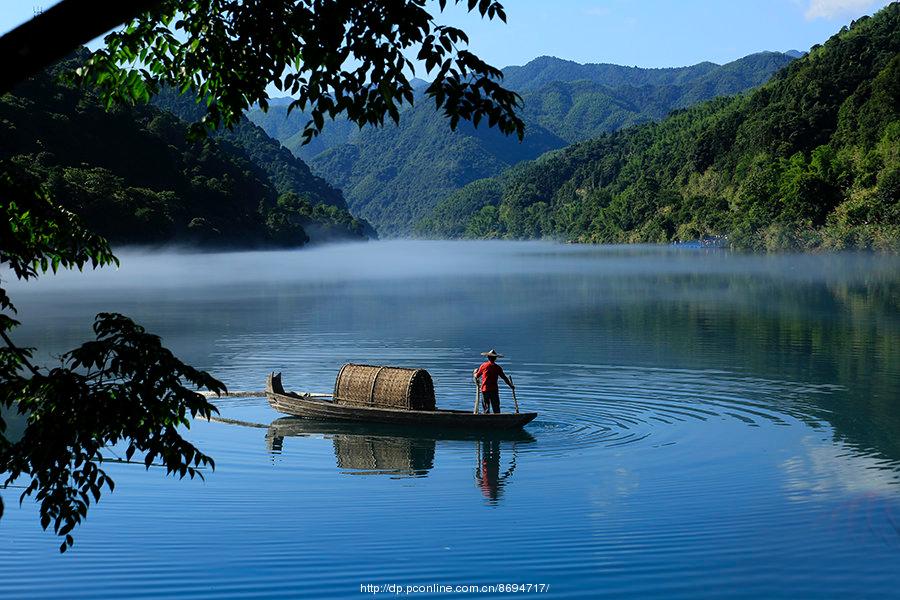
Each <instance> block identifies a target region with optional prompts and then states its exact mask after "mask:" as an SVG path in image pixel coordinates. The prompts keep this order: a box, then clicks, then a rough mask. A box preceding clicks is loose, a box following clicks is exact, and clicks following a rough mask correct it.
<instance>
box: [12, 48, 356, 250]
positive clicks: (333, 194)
mask: <svg viewBox="0 0 900 600" xmlns="http://www.w3.org/2000/svg"><path fill="white" fill-rule="evenodd" d="M85 56H86V51H85V52H80V53H78V54H77V55H76V56H75V57H73V58H71V59H69V60H67V61H64V62H63V63H61V64H60V65H57V66H56V67H54V68H53V69H51V70H50V71H49V72H47V73H44V74H42V75H40V76H38V77H35V78H34V79H32V80H31V81H28V82H26V83H25V84H23V85H21V86H20V87H18V88H17V89H16V91H15V93H12V94H7V95H5V96H3V97H0V139H3V144H2V146H0V160H3V161H5V162H7V163H9V164H11V165H13V168H14V169H15V170H16V171H17V172H18V173H19V175H20V176H21V177H30V178H33V179H35V180H37V181H38V182H41V183H43V185H44V186H45V187H47V188H48V189H49V190H50V192H51V193H52V197H53V198H55V199H56V200H57V201H59V202H60V203H61V204H62V205H64V206H66V207H67V208H69V209H71V210H73V211H74V212H76V213H78V214H80V215H81V216H82V217H83V218H84V219H85V220H86V222H87V223H88V225H89V226H90V227H92V228H93V229H95V230H96V231H97V232H99V233H101V234H102V235H104V236H106V237H107V238H108V239H110V240H111V241H112V242H114V243H121V244H127V243H162V242H172V241H177V242H191V243H204V244H214V245H265V244H277V245H301V244H304V243H306V242H307V241H308V240H309V238H310V237H312V238H313V239H316V238H318V239H323V240H324V239H326V238H327V237H330V236H337V237H341V238H355V239H361V238H362V237H363V236H364V232H365V231H366V228H367V224H365V223H364V222H361V221H359V220H357V219H355V218H354V217H353V216H352V215H351V214H350V213H349V212H348V210H347V208H346V205H345V203H344V201H343V198H342V196H341V194H340V191H338V190H335V189H334V188H332V187H331V186H330V185H328V184H327V183H326V182H325V181H324V180H322V179H320V178H318V177H315V176H313V175H312V173H311V172H310V171H309V168H308V167H307V166H306V165H305V164H303V162H302V161H300V160H298V159H297V158H295V157H294V156H293V155H291V154H290V152H288V151H287V150H286V149H284V148H281V146H280V145H279V144H278V143H277V142H275V141H273V140H271V139H270V138H268V137H267V136H266V135H265V133H263V132H262V131H261V130H259V129H258V128H256V127H255V126H253V125H252V124H250V123H246V124H241V125H240V126H238V127H237V128H236V129H235V130H234V131H232V132H227V133H225V134H223V135H220V136H218V137H216V138H214V139H205V140H202V141H189V140H188V139H187V136H186V133H187V124H186V123H185V122H184V121H182V120H180V119H178V118H177V117H176V116H174V115H173V114H171V113H170V112H168V111H164V110H161V109H160V108H157V107H154V106H137V107H128V106H117V107H113V108H112V110H110V111H107V110H106V109H105V107H104V106H101V104H100V102H99V101H98V99H97V98H96V97H95V95H94V94H93V93H91V92H90V91H85V90H80V89H77V88H74V87H70V86H67V85H64V84H62V83H60V82H59V79H58V76H59V74H60V73H62V72H64V71H66V70H70V69H71V68H72V67H73V66H75V65H77V64H78V62H79V61H80V60H83V59H84V57H85Z"/></svg>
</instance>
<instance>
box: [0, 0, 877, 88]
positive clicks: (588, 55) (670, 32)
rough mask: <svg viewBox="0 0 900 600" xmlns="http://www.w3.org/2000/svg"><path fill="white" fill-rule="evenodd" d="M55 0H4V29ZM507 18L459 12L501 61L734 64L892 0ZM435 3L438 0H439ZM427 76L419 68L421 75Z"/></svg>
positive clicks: (539, 8) (521, 6) (820, 36)
mask: <svg viewBox="0 0 900 600" xmlns="http://www.w3.org/2000/svg"><path fill="white" fill-rule="evenodd" d="M54 3H55V2H53V1H52V0H51V1H44V2H40V1H37V2H31V1H27V0H0V31H2V32H6V31H7V30H9V29H12V28H13V27H15V26H16V25H18V24H19V23H21V22H23V21H25V20H27V19H29V18H31V16H32V14H33V12H34V10H35V8H36V7H43V8H48V7H49V6H52V5H53V4H54ZM503 4H504V6H505V7H506V11H507V14H508V15H509V23H508V24H507V25H504V24H503V23H501V22H499V21H493V22H489V21H483V20H481V19H480V18H478V17H475V16H472V15H466V14H465V13H464V11H462V10H460V9H459V8H456V9H452V10H448V13H447V14H446V15H445V17H444V21H445V22H449V23H451V24H454V25H459V26H461V27H462V28H463V29H465V30H466V31H467V32H468V33H469V36H470V38H471V42H472V43H471V48H472V49H473V50H474V51H475V52H476V53H477V54H479V56H481V57H482V58H484V59H485V60H487V61H488V62H490V63H492V64H494V65H495V66H498V67H503V66H507V65H513V64H523V63H525V62H528V61H529V60H530V59H532V58H535V57H537V56H541V55H553V56H558V57H560V58H566V59H570V60H575V61H577V62H608V63H615V64H623V65H636V66H640V67H671V66H682V65H690V64H695V63H698V62H701V61H705V60H709V61H713V62H717V63H723V62H728V61H730V60H734V59H736V58H740V57H742V56H746V55H747V54H751V53H753V52H758V51H760V50H781V51H784V50H791V49H797V50H807V49H808V48H809V47H810V46H811V45H813V44H816V43H821V42H823V41H825V40H826V39H827V38H828V37H829V36H830V35H832V34H833V33H835V32H836V31H837V30H838V29H840V27H841V26H842V25H844V24H847V23H849V22H850V20H851V19H854V18H857V17H859V16H861V15H864V14H871V13H872V12H874V11H875V10H877V9H878V8H880V7H882V6H884V5H886V4H888V0H505V1H504V2H503ZM433 7H434V9H435V10H436V9H437V3H436V2H434V3H433ZM417 75H419V76H424V74H423V73H417Z"/></svg>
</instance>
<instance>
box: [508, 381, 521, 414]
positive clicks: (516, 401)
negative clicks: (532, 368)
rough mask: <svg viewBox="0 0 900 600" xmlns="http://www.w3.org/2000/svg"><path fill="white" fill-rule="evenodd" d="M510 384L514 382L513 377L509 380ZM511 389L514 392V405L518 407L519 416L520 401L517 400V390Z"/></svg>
mask: <svg viewBox="0 0 900 600" xmlns="http://www.w3.org/2000/svg"><path fill="white" fill-rule="evenodd" d="M509 382H510V383H512V382H513V380H512V377H510V378H509ZM510 389H511V390H512V393H513V404H515V405H516V414H518V413H519V401H518V400H517V399H516V388H514V387H510Z"/></svg>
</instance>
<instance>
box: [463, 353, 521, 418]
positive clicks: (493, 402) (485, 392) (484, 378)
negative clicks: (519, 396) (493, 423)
mask: <svg viewBox="0 0 900 600" xmlns="http://www.w3.org/2000/svg"><path fill="white" fill-rule="evenodd" d="M481 355H482V356H485V357H487V360H486V361H484V362H483V363H482V364H481V366H480V367H478V368H477V369H475V370H474V371H472V377H473V378H474V379H475V382H476V383H478V382H479V381H478V380H479V379H480V380H481V405H482V407H483V408H484V412H485V414H487V413H488V412H490V411H489V410H488V409H489V408H492V409H493V411H494V413H495V414H496V413H499V412H500V389H499V387H498V386H497V378H498V377H499V378H501V379H503V381H505V382H506V385H508V386H509V389H511V390H515V389H516V386H514V385H513V383H512V381H510V380H509V377H507V376H506V373H504V372H503V369H502V368H501V367H500V365H498V364H497V359H498V358H503V355H502V354H497V351H496V350H494V349H493V348H491V350H490V351H489V352H482V353H481Z"/></svg>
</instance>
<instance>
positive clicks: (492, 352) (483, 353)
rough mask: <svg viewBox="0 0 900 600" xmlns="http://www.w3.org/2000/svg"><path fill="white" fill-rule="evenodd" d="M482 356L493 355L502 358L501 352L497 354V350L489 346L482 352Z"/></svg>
mask: <svg viewBox="0 0 900 600" xmlns="http://www.w3.org/2000/svg"><path fill="white" fill-rule="evenodd" d="M481 355H482V356H487V357H493V358H503V355H502V354H497V351H496V350H494V349H493V348H491V349H490V350H489V351H488V352H482V353H481Z"/></svg>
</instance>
